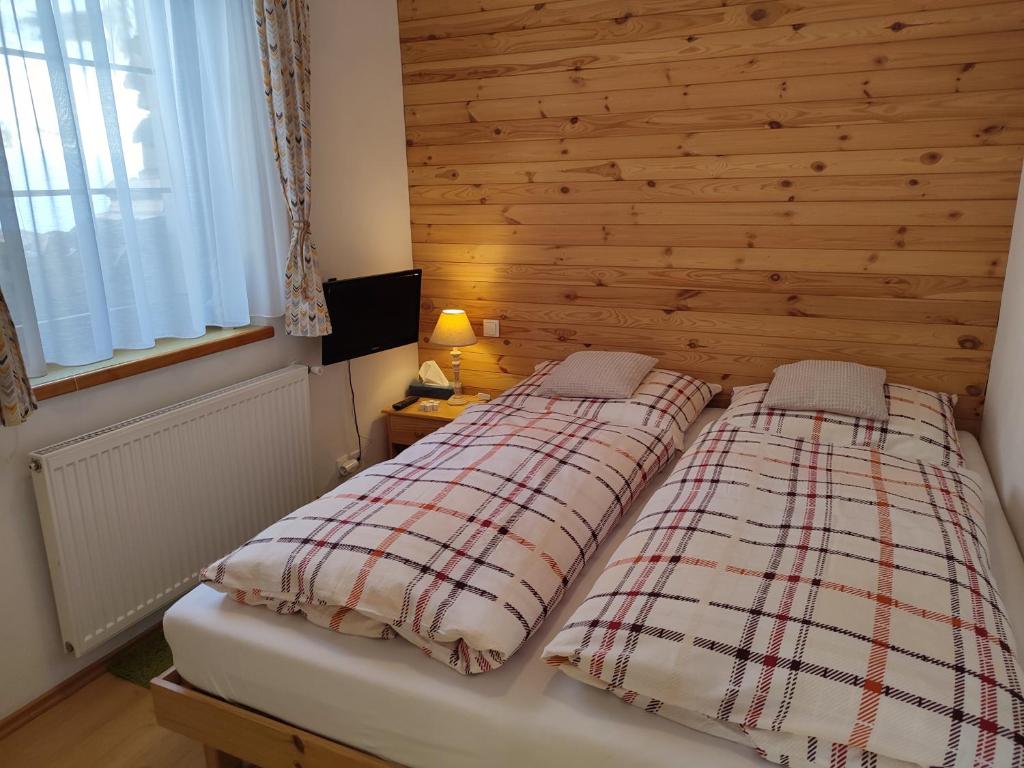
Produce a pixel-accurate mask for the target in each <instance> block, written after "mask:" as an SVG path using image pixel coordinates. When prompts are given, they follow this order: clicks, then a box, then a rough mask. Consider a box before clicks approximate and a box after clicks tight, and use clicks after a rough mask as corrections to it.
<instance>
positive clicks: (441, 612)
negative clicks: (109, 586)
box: [202, 404, 675, 674]
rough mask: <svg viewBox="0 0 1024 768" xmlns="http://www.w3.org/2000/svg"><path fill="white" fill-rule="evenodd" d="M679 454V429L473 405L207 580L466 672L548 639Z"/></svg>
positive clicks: (241, 596) (276, 527)
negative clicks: (629, 513)
mask: <svg viewBox="0 0 1024 768" xmlns="http://www.w3.org/2000/svg"><path fill="white" fill-rule="evenodd" d="M674 451H675V447H674V445H673V442H672V437H671V434H670V430H669V429H667V428H665V429H661V430H656V429H649V428H637V427H622V426H615V425H611V424H606V423H603V422H600V421H596V420H594V419H590V418H587V417H582V416H568V415H560V414H552V413H546V412H545V413H538V412H532V411H528V410H523V409H521V408H517V407H512V406H508V405H501V404H497V405H495V404H491V405H484V406H475V407H472V408H468V409H467V410H466V411H465V412H464V413H463V414H462V415H461V416H460V417H459V418H458V419H456V420H455V421H453V422H451V423H450V424H448V425H447V426H445V427H444V428H442V429H440V430H438V431H437V432H434V433H433V434H431V435H429V436H427V437H426V438H424V439H422V440H420V441H419V442H418V443H416V444H415V445H413V446H412V447H410V448H408V449H406V450H405V451H403V452H402V454H401V455H400V456H399V457H397V458H395V459H392V460H391V461H387V462H384V463H382V464H378V465H376V466H374V467H372V468H370V469H367V470H365V471H363V472H362V473H360V474H359V475H357V476H356V477H354V478H352V479H351V480H349V481H348V482H346V483H344V484H342V485H341V486H339V487H338V488H337V489H335V490H334V491H332V492H331V493H330V494H328V495H326V496H324V497H322V498H320V499H318V500H316V501H314V502H312V503H310V504H308V505H306V506H305V507H302V508H301V509H299V510H297V511H296V512H293V513H292V514H290V515H288V516H287V517H285V518H283V519H282V520H280V521H278V522H277V523H275V524H273V525H271V526H270V527H269V528H267V529H266V530H265V531H263V532H262V533H260V534H259V535H257V536H255V537H254V538H253V539H251V540H250V541H249V542H247V543H246V544H243V545H242V546H241V547H239V548H238V549H237V550H235V551H234V552H232V553H231V554H229V555H227V556H226V557H224V558H223V559H221V560H219V561H217V562H215V563H213V564H212V565H210V566H208V567H207V568H206V569H204V571H203V574H202V578H203V580H204V581H206V582H207V583H209V584H210V585H211V586H213V587H215V588H216V589H219V590H221V591H223V592H226V593H228V594H230V595H232V596H233V597H234V598H235V599H236V600H238V601H240V602H243V603H248V604H252V605H263V606H267V607H268V608H271V609H273V610H275V611H277V612H278V613H297V612H301V613H303V614H305V616H306V618H308V619H309V620H310V621H312V622H314V623H315V624H318V625H320V626H323V627H326V628H329V629H331V630H333V631H335V632H341V633H344V634H351V635H361V636H365V637H377V638H389V637H392V636H394V635H395V634H398V635H400V636H402V637H404V638H406V639H407V640H409V641H410V642H412V643H414V644H415V645H417V646H419V647H420V648H421V649H422V650H423V651H424V652H426V653H427V654H428V655H429V656H431V657H433V658H435V659H437V660H438V661H441V662H443V663H446V664H448V665H449V666H451V667H452V668H454V669H456V670H458V671H459V672H462V673H466V674H470V673H477V672H486V671H488V670H491V669H494V668H496V667H498V666H500V665H501V664H503V663H504V662H505V661H506V660H507V659H508V658H509V657H510V656H511V655H512V654H514V653H515V652H516V650H518V649H519V648H520V647H521V646H522V645H523V643H524V642H525V641H526V639H527V638H529V637H530V635H531V634H532V633H533V632H534V631H535V630H536V629H537V627H538V626H540V624H541V622H542V621H543V620H544V618H545V617H546V616H547V614H548V613H549V612H550V611H551V609H552V607H553V606H554V605H555V604H556V603H557V602H558V600H559V599H560V598H561V597H562V595H563V594H564V593H565V590H566V589H567V587H568V586H569V584H571V583H572V581H573V579H575V578H576V576H577V575H578V574H579V572H580V570H581V569H582V568H583V566H584V564H585V563H586V561H587V560H588V558H589V557H590V556H591V555H592V554H593V553H594V551H595V550H596V549H597V547H598V545H600V543H601V541H602V540H603V539H604V538H605V536H606V535H607V534H608V533H609V532H610V531H611V529H612V528H613V527H614V526H615V524H616V523H617V522H618V521H619V519H620V518H621V516H622V514H623V513H624V512H625V510H626V509H628V508H629V506H630V504H631V503H632V501H633V499H634V498H635V497H636V496H637V494H639V493H640V491H641V490H642V489H643V488H644V486H645V485H646V484H647V482H648V481H649V480H650V479H651V477H653V476H654V475H655V474H657V473H658V471H659V470H660V469H661V468H662V467H663V466H664V465H665V464H666V463H667V461H668V459H669V458H670V457H671V456H672V455H673V453H674Z"/></svg>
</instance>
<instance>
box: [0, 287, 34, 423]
mask: <svg viewBox="0 0 1024 768" xmlns="http://www.w3.org/2000/svg"><path fill="white" fill-rule="evenodd" d="M36 407H37V406H36V399H35V396H34V395H33V394H32V385H31V384H29V381H28V374H26V373H25V363H24V361H23V360H22V359H21V349H19V348H18V334H17V333H16V332H15V330H14V321H13V320H11V313H10V312H9V311H8V310H7V302H6V301H4V295H3V293H2V292H0V424H3V425H4V426H5V427H13V426H15V425H16V424H21V422H23V421H25V419H27V418H28V417H29V415H30V414H31V413H32V411H34V410H35V409H36Z"/></svg>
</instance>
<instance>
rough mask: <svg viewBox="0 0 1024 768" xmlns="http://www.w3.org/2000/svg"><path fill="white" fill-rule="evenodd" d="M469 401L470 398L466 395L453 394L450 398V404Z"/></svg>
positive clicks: (460, 403) (461, 403)
mask: <svg viewBox="0 0 1024 768" xmlns="http://www.w3.org/2000/svg"><path fill="white" fill-rule="evenodd" d="M468 402H469V398H468V397H466V396H465V395H452V396H451V397H449V398H448V405H465V404H466V403H468Z"/></svg>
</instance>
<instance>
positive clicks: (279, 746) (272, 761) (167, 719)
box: [150, 667, 401, 768]
mask: <svg viewBox="0 0 1024 768" xmlns="http://www.w3.org/2000/svg"><path fill="white" fill-rule="evenodd" d="M150 690H151V691H152V692H153V709H154V710H155V712H156V721H157V723H159V724H160V725H161V726H163V727H164V728H167V729H168V730H171V731H175V732H176V733H180V734H182V735H184V736H188V737H189V738H191V739H195V740H196V741H198V742H200V743H201V744H202V745H203V747H204V748H205V750H206V765H207V768H241V766H242V765H244V764H245V763H252V764H254V765H257V766H260V768H401V766H399V765H398V764H397V763H392V762H389V761H387V760H382V759H381V758H379V757H375V756H373V755H371V754H368V753H366V752H362V751H360V750H358V749H354V748H352V747H348V746H345V745H344V744H339V743H338V742H336V741H331V740H330V739H325V738H324V737H323V736H317V735H316V734H315V733H310V732H309V731H306V730H303V729H302V728H297V727H296V726H294V725H289V724H288V723H284V722H281V721H280V720H275V719H274V718H272V717H269V716H267V715H264V714H262V713H260V712H257V711H256V710H254V709H249V708H248V707H243V706H240V705H238V704H231V703H230V702H227V701H224V700H223V699H219V698H217V697H216V696H212V695H210V694H208V693H205V692H203V691H200V690H199V689H197V688H193V687H192V686H191V685H189V684H188V682H186V681H185V680H184V679H183V678H182V677H181V675H179V674H178V671H177V670H176V669H175V668H174V667H171V668H170V669H169V670H167V671H166V672H164V673H163V674H162V675H160V676H159V677H155V678H153V680H152V682H151V685H150Z"/></svg>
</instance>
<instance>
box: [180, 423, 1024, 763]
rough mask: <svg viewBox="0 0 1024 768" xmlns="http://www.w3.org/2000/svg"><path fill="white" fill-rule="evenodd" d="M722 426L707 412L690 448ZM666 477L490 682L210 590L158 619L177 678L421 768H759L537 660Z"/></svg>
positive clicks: (750, 758) (732, 750)
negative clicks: (710, 427)
mask: <svg viewBox="0 0 1024 768" xmlns="http://www.w3.org/2000/svg"><path fill="white" fill-rule="evenodd" d="M720 413H721V411H720V410H719V409H708V410H707V411H705V413H704V414H702V416H701V418H700V420H699V421H698V422H697V423H696V424H695V425H694V426H693V427H692V428H691V430H690V431H689V434H688V435H687V437H688V438H692V437H693V436H696V434H697V433H698V432H699V431H700V429H701V428H702V427H703V425H704V424H706V423H708V422H709V421H711V420H712V419H714V418H716V417H717V416H718V415H719V414H720ZM960 438H961V441H962V443H963V449H964V455H965V457H966V459H967V464H968V466H969V467H970V468H971V469H973V470H975V471H977V472H979V473H980V474H981V476H982V481H983V484H984V487H985V490H986V499H985V503H986V518H987V522H988V528H989V535H990V540H991V556H992V560H993V562H992V566H993V571H994V573H995V575H996V580H997V582H998V583H999V584H1000V585H1001V586H1002V597H1003V601H1004V603H1005V605H1006V609H1007V612H1008V613H1009V616H1010V620H1011V622H1012V624H1013V627H1014V629H1015V630H1016V632H1017V634H1018V636H1019V635H1020V632H1024V590H1015V589H1012V588H1011V585H1020V584H1024V560H1022V558H1021V555H1020V552H1019V550H1018V548H1017V545H1016V542H1015V540H1014V539H1013V535H1012V533H1011V532H1010V528H1009V524H1008V523H1007V520H1006V517H1005V515H1004V514H1003V511H1002V508H1001V507H1000V505H999V500H998V498H997V497H996V494H995V489H994V486H993V484H992V480H991V477H990V475H989V473H988V470H987V468H986V466H985V462H984V458H983V457H982V454H981V449H980V448H979V446H978V443H977V441H976V440H975V438H974V437H973V436H971V435H968V434H966V433H961V435H960ZM666 474H667V471H666V472H665V473H663V475H662V476H659V477H658V478H655V480H654V481H653V482H652V483H651V484H650V486H649V488H648V490H647V492H646V493H645V494H644V495H643V496H642V497H641V498H640V499H639V500H638V501H637V502H636V504H635V505H634V507H633V509H632V511H631V513H630V514H628V515H627V517H626V518H625V519H624V520H623V521H622V522H621V523H620V524H619V526H618V528H617V530H616V531H615V532H614V533H613V534H612V536H610V537H609V540H608V541H606V542H605V544H604V545H603V546H602V548H601V550H600V551H599V552H598V554H597V555H596V556H595V557H594V559H593V560H594V561H593V562H591V564H590V565H588V566H587V569H586V570H585V571H584V573H583V575H582V576H581V577H580V578H579V579H578V580H577V582H576V583H575V584H574V585H573V587H572V588H571V589H570V590H569V592H568V593H567V595H566V597H565V599H564V600H563V601H562V602H561V604H560V605H559V606H558V608H557V609H556V610H555V611H554V612H553V613H552V615H551V616H550V617H549V618H548V619H547V621H546V622H545V624H544V625H543V626H542V627H541V628H540V630H539V631H538V632H537V633H536V634H535V635H534V636H533V637H532V638H531V639H530V641H529V642H528V643H527V645H526V646H524V648H523V649H522V650H521V651H520V652H519V653H518V654H517V655H516V656H515V657H513V658H512V659H511V660H510V661H509V662H508V663H507V664H506V665H505V666H504V667H502V668H501V669H499V670H496V671H494V672H491V673H488V674H485V675H478V676H475V677H471V678H466V677H463V676H461V675H457V674H455V673H453V672H452V671H451V670H449V669H446V668H445V667H443V666H441V665H439V664H437V663H436V662H434V661H431V660H430V659H428V658H426V657H425V656H423V655H422V653H421V652H420V651H419V650H418V649H416V648H415V647H414V646H412V645H411V644H409V643H407V642H404V641H401V640H399V639H395V640H389V641H381V640H372V639H366V638H358V637H348V636H342V635H337V634H333V633H331V632H328V631H325V630H324V629H321V628H319V627H316V626H315V625H313V624H311V623H309V622H308V621H306V620H305V619H303V618H302V617H301V616H295V615H293V616H279V615H277V614H274V613H272V612H271V611H269V610H264V609H256V608H252V607H247V606H243V605H240V604H238V603H235V602H234V601H233V600H231V599H230V598H228V597H226V596H225V595H222V594H221V593H219V592H215V591H214V590H212V589H210V588H209V587H205V586H201V587H198V588H196V589H195V590H193V591H192V592H190V593H189V594H188V595H186V596H185V597H183V598H182V599H181V600H180V601H179V602H178V603H177V604H175V605H174V606H173V607H172V608H171V609H170V610H169V611H168V612H167V615H166V617H165V619H164V629H165V632H166V635H167V639H168V641H169V643H170V645H171V648H172V650H173V652H174V661H175V664H176V666H177V668H178V671H179V672H180V673H181V675H182V676H183V677H184V678H185V679H186V680H188V681H189V682H190V683H191V684H192V685H194V686H196V687H198V688H200V689H202V690H205V691H208V692H210V693H212V694H214V695H216V696H219V697H221V698H223V699H226V700H228V701H233V702H237V703H240V704H244V705H246V706H248V707H252V708H254V709H257V710H260V711H262V712H265V713H267V714H269V715H271V716H273V717H276V718H278V719H280V720H283V721H286V722H289V723H292V724H294V725H296V726H299V727H301V728H304V729H305V730H308V731H312V732H314V733H318V734H320V735H322V736H326V737H327V738H330V739H334V740H335V741H339V742H343V743H345V744H348V745H351V746H354V747H357V748H359V749H362V750H365V751H367V752H370V753H373V754H376V755H379V756H381V757H383V758H386V759H388V760H393V761H395V762H397V763H400V764H404V765H408V766H416V767H417V768H419V767H423V768H428V767H434V766H436V767H437V768H442V767H443V768H463V767H466V768H468V767H469V766H480V765H488V766H495V767H496V768H500V767H504V766H508V767H509V768H511V767H512V766H516V767H518V766H522V765H524V764H529V763H533V764H534V765H558V766H567V767H568V766H581V768H582V766H587V767H588V768H590V767H591V766H594V765H620V764H621V765H630V766H677V765H679V764H680V762H681V758H682V762H685V763H686V764H688V765H715V766H719V767H721V768H733V767H736V768H738V767H740V766H761V767H762V768H763V766H765V765H766V763H765V762H764V761H763V760H761V759H760V758H758V757H757V755H756V754H755V753H754V752H753V751H752V750H750V749H748V748H746V747H744V746H741V745H738V744H734V743H731V742H727V741H724V740H721V739H717V738H715V737H712V736H708V735H705V734H701V733H698V732H696V731H691V730H689V729H687V728H685V727H682V726H680V725H677V724H675V723H672V722H670V721H668V720H665V719H663V718H659V717H655V716H652V715H650V714H648V713H646V712H643V711H642V710H639V709H636V708H635V707H631V706H629V705H627V704H624V703H623V702H621V701H620V700H619V699H617V698H616V697H614V696H611V695H609V694H608V693H605V692H603V691H599V690H597V689H594V688H591V687H590V686H586V685H582V684H581V683H579V682H576V681H574V680H571V679H570V678H568V677H567V676H566V675H563V674H560V673H559V672H557V671H556V670H555V669H553V668H551V667H548V666H547V665H545V664H544V663H543V662H542V661H541V660H540V653H541V651H542V650H543V648H544V646H545V645H546V644H547V643H548V641H549V640H550V639H551V638H552V637H553V636H554V635H555V634H557V632H558V630H559V629H560V628H561V626H562V624H563V623H564V621H565V620H566V619H567V618H568V617H569V616H570V615H571V613H572V611H573V609H574V608H575V606H576V605H577V604H578V603H579V602H580V600H582V599H583V597H584V596H585V595H586V594H587V593H588V591H589V590H590V587H591V585H592V584H593V582H594V580H595V579H596V578H597V576H598V574H599V573H600V571H601V569H602V568H603V566H604V563H605V561H606V560H607V558H608V557H609V556H610V555H611V553H612V552H613V551H614V550H615V549H616V547H617V546H618V544H619V542H620V541H621V540H622V538H623V537H624V536H625V535H626V533H627V532H628V530H629V528H630V525H631V524H632V518H633V517H634V516H635V515H636V514H637V513H638V512H639V510H640V508H641V507H642V505H643V504H644V503H645V502H646V500H647V498H648V497H649V496H650V495H651V494H652V493H653V492H654V490H655V489H656V488H657V487H658V486H659V485H660V484H661V481H663V479H664V476H665V475H666ZM684 756H685V757H684Z"/></svg>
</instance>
